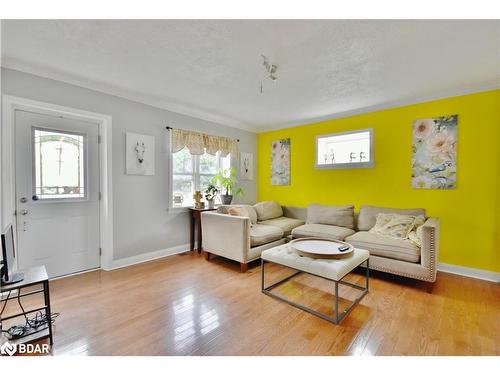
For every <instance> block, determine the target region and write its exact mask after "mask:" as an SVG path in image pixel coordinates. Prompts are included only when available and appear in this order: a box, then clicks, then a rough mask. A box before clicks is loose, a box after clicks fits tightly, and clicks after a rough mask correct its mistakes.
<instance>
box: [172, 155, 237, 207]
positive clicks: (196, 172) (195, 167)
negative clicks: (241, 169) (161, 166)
mask: <svg viewBox="0 0 500 375" xmlns="http://www.w3.org/2000/svg"><path fill="white" fill-rule="evenodd" d="M200 156H202V155H192V166H191V168H192V172H191V173H174V153H172V152H169V159H170V160H169V166H170V168H169V194H168V210H169V211H173V212H178V211H188V210H189V208H193V207H194V206H181V207H179V206H174V203H173V195H174V188H173V183H174V174H176V175H185V176H192V177H193V180H194V187H193V189H194V191H196V190H200V177H201V176H211V174H208V173H200ZM229 157H230V165H231V164H232V156H231V155H230V154H229ZM224 158H225V157H223V156H221V154H220V152H217V170H220V169H222V168H223V159H224ZM202 193H203V192H202Z"/></svg>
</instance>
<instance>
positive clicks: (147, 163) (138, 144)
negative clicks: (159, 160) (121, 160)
mask: <svg viewBox="0 0 500 375" xmlns="http://www.w3.org/2000/svg"><path fill="white" fill-rule="evenodd" d="M125 147H126V151H125V168H126V173H127V174H131V175H144V176H154V174H155V137H153V136H150V135H142V134H136V133H127V134H126V135H125Z"/></svg>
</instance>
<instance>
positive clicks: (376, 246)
mask: <svg viewBox="0 0 500 375" xmlns="http://www.w3.org/2000/svg"><path fill="white" fill-rule="evenodd" d="M345 242H347V243H350V244H351V245H353V246H354V247H359V248H361V249H366V250H369V251H370V254H371V255H376V256H380V257H384V258H391V259H397V260H404V261H406V262H412V263H418V262H419V261H420V248H419V247H418V246H417V245H415V244H414V243H413V242H412V241H410V240H400V239H397V238H390V237H384V236H381V235H378V234H375V233H370V232H357V233H355V234H353V235H352V236H349V237H347V238H346V239H345Z"/></svg>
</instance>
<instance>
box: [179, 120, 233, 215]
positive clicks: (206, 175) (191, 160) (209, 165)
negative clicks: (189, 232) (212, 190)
mask: <svg viewBox="0 0 500 375" xmlns="http://www.w3.org/2000/svg"><path fill="white" fill-rule="evenodd" d="M171 132H172V133H171V148H170V150H171V152H172V158H171V159H172V165H171V169H170V170H171V181H172V184H171V207H190V206H193V205H194V201H193V194H194V192H195V191H197V190H199V191H201V192H202V193H203V192H204V190H205V189H206V188H207V187H208V185H210V180H211V179H212V177H213V176H215V174H216V173H217V172H218V171H219V170H220V169H227V168H229V167H230V166H231V159H230V158H231V156H234V157H235V156H236V155H237V154H238V144H237V141H236V140H235V139H232V138H228V137H221V136H216V135H210V134H204V133H198V132H193V131H190V130H182V129H172V130H171ZM216 203H218V202H216Z"/></svg>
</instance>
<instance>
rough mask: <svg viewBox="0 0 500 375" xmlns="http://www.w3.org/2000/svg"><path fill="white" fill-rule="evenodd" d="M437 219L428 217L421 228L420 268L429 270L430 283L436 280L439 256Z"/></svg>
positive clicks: (438, 225) (438, 226)
mask: <svg viewBox="0 0 500 375" xmlns="http://www.w3.org/2000/svg"><path fill="white" fill-rule="evenodd" d="M439 232H440V224H439V219H437V218H433V217H430V218H428V219H427V221H426V222H425V223H424V225H423V226H422V249H421V251H422V255H421V263H422V266H424V267H426V268H428V269H429V272H430V278H431V281H432V282H434V281H435V280H436V266H437V261H438V255H439Z"/></svg>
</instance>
